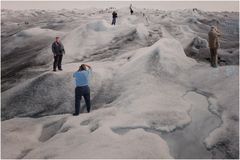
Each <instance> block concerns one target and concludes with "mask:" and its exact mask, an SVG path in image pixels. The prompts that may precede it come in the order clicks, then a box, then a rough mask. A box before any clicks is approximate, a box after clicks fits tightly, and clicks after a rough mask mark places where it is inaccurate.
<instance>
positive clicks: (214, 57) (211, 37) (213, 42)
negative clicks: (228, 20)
mask: <svg viewBox="0 0 240 160" xmlns="http://www.w3.org/2000/svg"><path fill="white" fill-rule="evenodd" d="M219 36H220V32H219V31H218V30H217V28H216V27H215V26H212V27H211V30H210V31H209V32H208V44H209V48H210V53H211V66H212V67H217V61H218V54H217V49H218V48H219V39H218V37H219Z"/></svg>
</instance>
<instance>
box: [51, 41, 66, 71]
mask: <svg viewBox="0 0 240 160" xmlns="http://www.w3.org/2000/svg"><path fill="white" fill-rule="evenodd" d="M52 52H53V56H54V62H53V71H54V72H56V68H57V67H58V70H60V71H62V57H63V54H65V50H64V46H63V44H62V42H61V41H60V37H56V40H55V42H53V44H52Z"/></svg>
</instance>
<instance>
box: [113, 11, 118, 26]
mask: <svg viewBox="0 0 240 160" xmlns="http://www.w3.org/2000/svg"><path fill="white" fill-rule="evenodd" d="M116 20H117V12H116V11H113V13H112V25H115V24H116Z"/></svg>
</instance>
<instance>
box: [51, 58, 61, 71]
mask: <svg viewBox="0 0 240 160" xmlns="http://www.w3.org/2000/svg"><path fill="white" fill-rule="evenodd" d="M62 57H63V55H56V56H54V62H53V69H54V70H56V68H57V67H58V69H62Z"/></svg>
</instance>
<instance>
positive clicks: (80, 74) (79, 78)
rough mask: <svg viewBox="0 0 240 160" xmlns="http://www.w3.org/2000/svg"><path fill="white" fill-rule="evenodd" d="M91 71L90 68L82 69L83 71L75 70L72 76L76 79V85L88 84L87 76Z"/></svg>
mask: <svg viewBox="0 0 240 160" xmlns="http://www.w3.org/2000/svg"><path fill="white" fill-rule="evenodd" d="M90 73H91V71H90V70H84V71H77V72H75V73H74V74H73V77H74V78H75V80H76V86H77V87H81V86H88V85H89V76H90Z"/></svg>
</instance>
